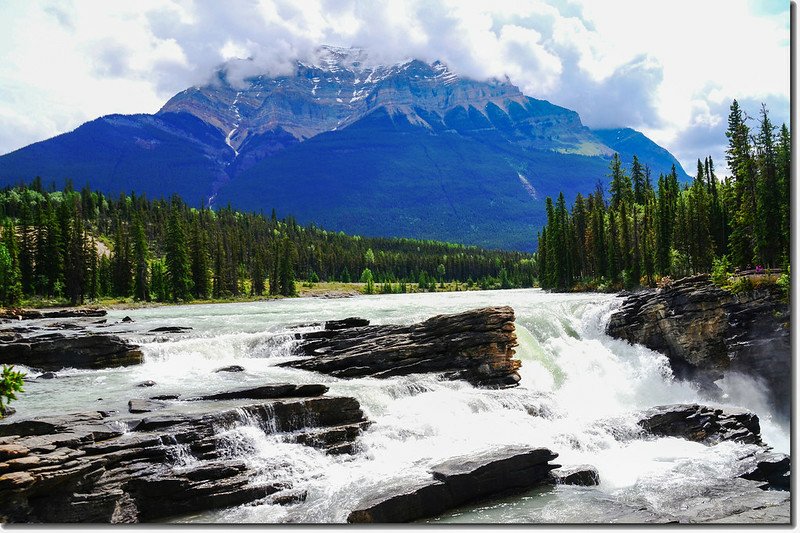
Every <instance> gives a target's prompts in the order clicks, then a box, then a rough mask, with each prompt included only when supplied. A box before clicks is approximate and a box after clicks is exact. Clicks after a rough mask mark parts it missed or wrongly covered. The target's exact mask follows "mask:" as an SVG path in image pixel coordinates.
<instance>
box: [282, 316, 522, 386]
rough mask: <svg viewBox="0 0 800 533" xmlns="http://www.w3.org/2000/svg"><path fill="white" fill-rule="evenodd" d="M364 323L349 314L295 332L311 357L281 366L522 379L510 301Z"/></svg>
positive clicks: (491, 382)
mask: <svg viewBox="0 0 800 533" xmlns="http://www.w3.org/2000/svg"><path fill="white" fill-rule="evenodd" d="M361 323H362V322H359V321H358V319H354V318H349V319H345V320H341V321H333V322H328V323H327V324H334V326H332V328H328V327H327V325H326V329H325V330H323V331H314V332H310V333H297V334H296V338H297V339H298V340H299V341H300V342H299V343H298V346H297V348H296V349H297V353H299V354H300V355H305V356H308V359H301V360H297V361H289V362H287V363H282V364H281V366H289V367H294V368H300V369H304V370H311V371H314V372H321V373H324V374H330V375H332V376H336V377H339V378H350V377H362V376H372V377H375V378H387V377H392V376H404V375H408V374H416V373H421V372H436V373H443V374H444V376H445V377H446V378H448V379H463V380H466V381H468V382H470V383H472V384H473V385H476V386H483V387H509V386H513V385H516V383H517V382H518V381H519V379H520V377H519V374H518V373H517V369H519V367H520V365H521V363H520V361H519V360H517V359H514V347H515V346H516V345H517V338H516V334H515V327H514V310H513V309H511V308H510V307H487V308H483V309H475V310H472V311H467V312H464V313H458V314H452V315H438V316H435V317H432V318H429V319H428V320H426V321H424V322H420V323H418V324H412V325H409V326H397V325H377V326H370V325H358V324H361Z"/></svg>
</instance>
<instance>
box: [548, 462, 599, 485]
mask: <svg viewBox="0 0 800 533" xmlns="http://www.w3.org/2000/svg"><path fill="white" fill-rule="evenodd" d="M550 477H551V479H552V481H553V483H555V484H556V485H581V486H584V487H591V486H593V485H599V484H600V474H599V473H598V472H597V469H596V468H595V467H593V466H590V465H573V466H562V467H561V468H556V469H555V470H553V471H552V472H550Z"/></svg>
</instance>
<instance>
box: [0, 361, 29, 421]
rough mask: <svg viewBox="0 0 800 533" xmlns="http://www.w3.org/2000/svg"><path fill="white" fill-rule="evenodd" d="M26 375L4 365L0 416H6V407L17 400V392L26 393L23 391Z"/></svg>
mask: <svg viewBox="0 0 800 533" xmlns="http://www.w3.org/2000/svg"><path fill="white" fill-rule="evenodd" d="M24 378H25V374H24V373H23V372H18V371H16V370H14V367H13V366H8V365H3V371H2V373H0V416H5V414H6V407H7V406H8V403H9V402H11V401H12V400H16V399H17V396H16V393H17V392H25V391H24V390H23V389H22V386H23V381H24Z"/></svg>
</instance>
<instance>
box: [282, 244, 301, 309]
mask: <svg viewBox="0 0 800 533" xmlns="http://www.w3.org/2000/svg"><path fill="white" fill-rule="evenodd" d="M279 276H280V292H281V294H282V295H284V296H294V295H295V294H296V293H297V291H296V289H295V284H294V245H293V244H292V241H290V240H289V237H288V236H284V238H283V243H282V244H281V256H280V271H279Z"/></svg>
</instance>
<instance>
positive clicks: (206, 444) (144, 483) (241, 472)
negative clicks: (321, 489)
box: [0, 396, 367, 523]
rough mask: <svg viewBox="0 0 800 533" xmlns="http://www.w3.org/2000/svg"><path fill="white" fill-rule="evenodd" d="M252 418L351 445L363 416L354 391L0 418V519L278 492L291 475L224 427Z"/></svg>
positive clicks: (122, 519)
mask: <svg viewBox="0 0 800 533" xmlns="http://www.w3.org/2000/svg"><path fill="white" fill-rule="evenodd" d="M244 425H248V426H252V425H255V426H257V427H259V428H261V429H262V430H263V431H264V432H265V433H268V434H276V435H278V437H279V438H280V439H281V440H283V441H287V442H296V443H298V444H300V445H307V446H313V447H317V448H320V449H323V450H325V451H326V452H327V453H334V454H335V453H351V452H353V449H354V445H355V439H356V437H357V436H358V435H359V433H360V431H361V430H362V429H363V428H364V427H366V425H367V421H366V419H365V418H364V414H363V412H362V411H361V408H360V406H359V404H358V402H357V401H356V400H355V399H353V398H346V397H327V396H321V397H316V398H295V399H281V400H272V401H268V402H261V403H249V404H244V405H240V406H239V407H237V408H220V407H215V406H214V404H213V403H211V404H210V405H209V410H208V412H206V414H202V415H183V414H177V413H174V412H173V413H167V414H159V415H156V416H145V417H144V418H136V417H128V418H121V419H117V420H114V421H112V418H111V417H109V415H108V414H107V413H103V412H88V413H78V414H73V415H65V416H59V417H49V418H37V419H28V420H19V421H16V422H9V421H6V422H4V423H0V521H3V522H51V523H55V522H59V523H60V522H103V523H133V522H147V521H152V520H157V519H161V518H165V517H169V516H175V515H179V514H182V513H190V512H196V511H201V510H207V509H211V508H217V507H227V506H233V505H239V504H243V503H247V502H250V501H254V500H258V499H262V498H265V497H267V496H268V495H271V494H276V498H277V499H276V500H275V501H276V502H278V503H280V502H281V501H283V500H287V499H290V497H291V498H296V497H297V496H296V494H294V492H287V498H281V497H280V494H281V492H282V491H289V490H290V489H292V488H293V487H292V480H291V479H281V478H280V477H278V478H276V477H275V476H269V475H267V476H265V475H263V474H264V473H263V472H261V471H254V470H253V468H254V467H253V466H251V465H249V464H248V463H247V461H245V460H241V459H231V458H230V454H229V453H227V449H228V446H229V442H228V441H227V440H226V439H227V438H228V437H227V436H226V432H227V431H228V430H231V429H235V428H236V427H239V426H244Z"/></svg>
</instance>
